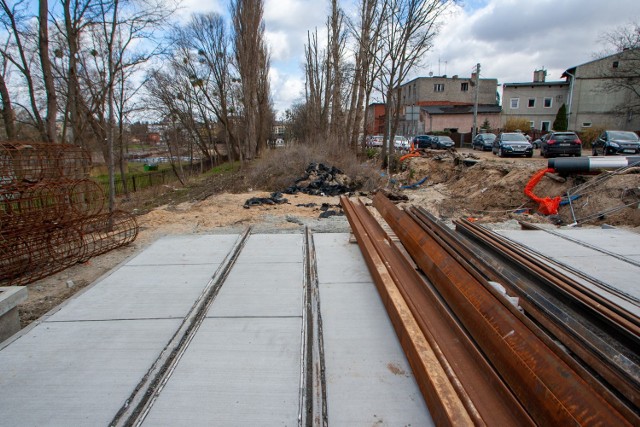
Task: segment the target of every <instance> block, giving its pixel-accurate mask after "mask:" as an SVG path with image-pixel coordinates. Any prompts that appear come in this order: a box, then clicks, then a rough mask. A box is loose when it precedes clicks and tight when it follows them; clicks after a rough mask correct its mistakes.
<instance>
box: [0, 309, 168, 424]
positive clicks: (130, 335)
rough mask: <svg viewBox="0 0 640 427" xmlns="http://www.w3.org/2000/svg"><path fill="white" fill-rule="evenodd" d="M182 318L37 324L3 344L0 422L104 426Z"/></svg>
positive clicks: (0, 372) (0, 361)
mask: <svg viewBox="0 0 640 427" xmlns="http://www.w3.org/2000/svg"><path fill="white" fill-rule="evenodd" d="M179 323H180V321H179V320H173V319H155V320H153V321H149V320H132V321H116V322H70V323H56V322H45V323H41V324H40V325H38V326H37V327H35V328H34V329H32V330H31V331H29V332H28V333H27V334H26V335H23V336H22V337H20V338H18V339H17V340H16V341H14V342H12V343H11V344H10V345H9V346H8V347H6V348H4V349H3V350H2V351H0V366H1V367H2V368H1V370H0V424H2V425H5V426H44V425H48V426H72V425H77V426H80V425H96V426H98V425H102V426H104V425H108V424H109V422H110V421H111V420H112V419H113V416H114V415H115V414H116V412H117V411H118V410H119V409H120V407H121V406H122V404H123V403H124V401H125V399H126V398H127V397H128V396H129V394H130V393H131V392H132V391H133V389H134V388H135V386H136V384H137V383H138V382H139V381H140V379H141V378H142V377H143V375H144V374H145V373H146V372H147V370H148V369H149V367H150V366H151V364H152V363H153V361H154V360H155V359H156V357H157V356H158V354H159V353H160V351H161V350H162V348H163V347H164V346H165V345H166V343H167V342H168V340H169V339H170V337H171V335H172V334H173V333H174V331H175V330H176V328H177V327H178V325H179Z"/></svg>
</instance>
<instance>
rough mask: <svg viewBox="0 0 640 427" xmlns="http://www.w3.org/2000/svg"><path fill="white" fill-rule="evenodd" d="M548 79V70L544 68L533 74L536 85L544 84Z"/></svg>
mask: <svg viewBox="0 0 640 427" xmlns="http://www.w3.org/2000/svg"><path fill="white" fill-rule="evenodd" d="M546 78H547V70H545V69H544V68H543V69H541V70H535V71H534V72H533V82H534V83H543V82H544V81H545V79H546Z"/></svg>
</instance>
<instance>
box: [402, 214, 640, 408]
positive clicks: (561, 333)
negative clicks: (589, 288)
mask: <svg viewBox="0 0 640 427" xmlns="http://www.w3.org/2000/svg"><path fill="white" fill-rule="evenodd" d="M406 211H407V213H408V214H409V215H410V216H411V217H412V218H413V219H414V220H415V221H416V222H417V223H418V224H420V225H421V226H422V227H423V228H428V229H430V230H432V231H433V233H434V234H435V235H437V236H438V237H439V238H440V239H442V241H443V242H446V243H445V245H446V248H447V250H448V252H449V253H450V254H451V256H453V257H455V258H456V260H457V261H458V262H460V263H461V264H462V265H463V266H464V267H465V268H466V269H467V271H469V272H470V273H471V274H473V275H474V276H475V277H476V278H478V279H479V280H480V281H483V280H491V281H494V282H498V283H500V284H502V285H504V286H505V288H506V289H507V290H508V291H509V294H510V295H511V296H518V297H519V305H520V306H521V307H522V308H523V310H524V312H525V313H526V315H525V314H523V313H521V312H520V311H518V310H517V309H516V308H515V306H512V305H507V307H508V308H509V309H510V311H511V312H512V313H513V314H514V315H515V316H516V317H518V318H520V319H521V320H522V322H524V323H525V324H527V325H529V328H530V329H531V330H532V331H533V332H534V333H535V334H536V335H537V336H538V338H540V339H541V340H543V341H544V342H545V344H546V345H547V346H549V347H550V348H553V349H555V353H556V354H557V355H558V356H559V357H561V358H562V360H563V361H564V362H565V363H567V364H568V365H570V366H571V368H572V369H573V370H575V371H576V372H577V373H578V374H579V375H580V376H581V378H582V379H584V380H585V381H586V382H588V383H589V385H590V386H591V387H593V388H594V390H596V391H597V392H598V393H599V394H601V395H602V396H603V397H604V398H605V399H606V400H607V402H609V403H610V404H611V405H613V406H614V407H616V409H617V410H619V411H620V412H621V413H623V414H624V415H625V417H626V418H628V419H633V418H634V417H637V406H638V404H637V400H638V398H639V397H640V392H639V388H638V383H637V378H636V377H637V375H636V374H637V373H638V372H640V371H639V369H638V365H637V363H635V362H634V361H632V360H630V358H629V353H631V354H633V352H634V351H635V350H634V349H635V348H637V346H636V345H635V344H633V343H631V344H629V343H623V342H618V341H617V338H616V337H612V336H609V335H607V336H603V334H602V333H601V332H598V329H597V327H596V326H594V325H593V324H592V323H591V320H592V319H591V316H588V317H587V318H586V319H585V318H584V317H583V316H581V315H580V314H579V313H576V312H575V309H574V308H573V307H572V305H571V304H564V303H562V302H560V301H558V300H557V299H553V293H552V292H551V293H550V292H549V291H548V290H547V289H548V288H546V287H540V286H541V285H540V283H539V281H540V280H541V279H540V278H537V276H536V275H535V274H533V273H531V272H526V271H523V266H521V265H520V264H516V267H515V268H514V267H511V265H513V264H511V265H509V264H507V263H505V262H504V261H502V260H499V259H496V258H494V257H490V256H489V255H488V254H487V253H486V252H484V251H482V250H480V248H478V247H477V246H476V245H474V244H473V243H472V242H470V241H469V240H466V238H465V237H464V235H463V234H461V233H454V232H453V231H452V230H451V229H449V228H448V227H446V226H444V225H443V224H441V223H439V222H438V221H437V219H436V218H435V217H433V216H432V215H431V214H429V213H428V212H427V211H426V210H424V209H423V208H418V207H410V208H408V209H407V210H406ZM487 243H488V242H487ZM488 290H489V291H490V292H492V293H493V294H494V296H496V297H497V298H504V296H502V295H501V294H500V293H499V292H498V291H496V290H495V288H493V287H488ZM528 316H530V317H531V318H532V319H535V322H537V324H539V325H541V326H542V327H543V328H545V329H546V331H543V330H541V329H540V328H539V327H536V326H535V325H534V323H533V322H532V321H531V319H530V318H529V317H528ZM585 322H586V323H585ZM549 334H551V335H549ZM558 342H560V343H561V344H562V345H563V346H565V347H566V348H568V349H570V350H571V353H569V352H566V351H565V350H564V349H563V348H561V347H560V346H559V345H558ZM576 356H577V359H578V360H576ZM583 365H586V366H588V367H589V369H591V370H592V371H587V369H585V367H584V366H583ZM593 371H595V372H596V373H598V375H600V376H601V377H602V378H604V379H605V381H606V382H607V383H608V384H610V386H609V387H610V388H608V387H607V386H605V385H604V383H603V382H602V381H601V378H595V377H594V375H593V373H592V372H593ZM633 406H635V410H634V409H633V408H632V407H633Z"/></svg>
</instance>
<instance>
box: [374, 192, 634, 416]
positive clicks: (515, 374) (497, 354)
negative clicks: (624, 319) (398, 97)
mask: <svg viewBox="0 0 640 427" xmlns="http://www.w3.org/2000/svg"><path fill="white" fill-rule="evenodd" d="M374 206H375V207H376V208H377V209H378V211H379V212H380V213H381V214H382V216H383V217H384V219H385V220H386V221H387V223H388V224H389V225H390V226H391V228H392V229H393V231H394V232H395V234H396V235H397V236H398V238H399V239H400V241H401V242H402V243H403V245H404V247H405V248H406V249H407V251H408V252H409V253H410V254H411V256H412V257H413V259H414V260H415V261H416V264H417V265H418V266H419V267H420V268H421V269H422V271H423V272H424V273H425V274H426V275H427V277H428V278H429V279H430V280H431V282H432V283H433V285H434V286H435V287H436V289H438V291H439V292H440V294H441V295H442V296H443V297H444V298H445V300H446V301H447V304H448V305H449V307H450V309H451V310H452V311H453V312H454V313H455V314H456V316H457V317H458V319H459V320H460V322H461V324H462V325H463V326H464V327H465V328H466V329H467V331H468V332H469V333H470V335H471V336H472V337H473V338H474V339H475V341H476V343H477V344H478V346H479V348H480V349H481V350H482V351H483V353H484V354H485V355H486V356H487V358H488V359H489V360H490V361H491V362H492V364H493V366H494V367H495V369H496V370H497V371H498V372H499V374H500V375H501V377H502V378H503V379H504V381H505V382H506V383H507V384H508V385H509V387H510V388H511V390H512V391H513V393H514V394H515V395H516V396H517V398H518V400H519V401H520V402H521V404H522V405H523V406H524V407H525V408H526V409H527V410H528V412H529V414H530V415H531V417H532V418H533V419H534V421H535V422H536V423H538V424H541V425H586V424H601V425H631V422H630V421H629V420H627V419H625V417H624V415H623V414H621V413H620V412H619V411H618V410H617V409H616V408H614V407H613V406H612V405H610V404H609V403H608V402H607V401H606V400H605V399H603V397H602V396H601V395H599V394H598V393H596V392H595V391H594V390H593V388H591V387H590V386H589V384H588V383H587V382H585V381H584V380H583V379H582V378H581V377H580V376H579V375H578V374H577V373H576V372H575V371H574V370H573V369H571V367H570V366H569V365H567V364H566V363H565V362H563V361H562V359H561V358H560V357H559V356H557V355H556V354H555V353H554V351H553V350H552V349H551V348H549V347H548V346H547V345H545V343H544V341H542V340H541V339H539V338H538V337H537V336H536V335H535V334H534V333H533V332H532V331H531V330H530V329H529V328H528V327H527V325H525V324H524V323H523V322H522V321H520V320H519V319H518V318H517V317H516V316H514V315H513V314H512V313H511V312H510V311H509V309H508V308H507V307H505V306H504V305H503V304H502V303H501V302H500V301H499V300H496V299H495V298H494V297H493V295H492V294H491V292H489V291H488V290H487V289H486V287H485V286H483V285H482V284H481V283H480V282H479V281H478V280H477V279H476V277H474V276H473V275H472V274H470V273H469V272H468V271H467V270H466V269H464V267H463V266H462V265H460V264H459V263H457V262H456V261H455V260H454V259H453V258H452V257H451V256H450V255H449V254H448V253H447V252H446V250H445V249H444V248H442V247H441V246H440V245H439V244H438V243H437V241H436V239H434V237H433V236H432V235H430V233H429V232H427V231H425V230H423V229H422V228H421V227H420V226H419V225H418V224H416V223H415V222H414V221H413V219H412V218H411V217H409V215H408V214H407V213H406V212H403V211H401V210H400V209H399V208H397V207H396V206H395V205H393V204H392V203H391V202H390V201H389V200H388V199H386V198H385V197H384V196H383V195H382V194H380V193H378V194H377V195H376V196H375V197H374Z"/></svg>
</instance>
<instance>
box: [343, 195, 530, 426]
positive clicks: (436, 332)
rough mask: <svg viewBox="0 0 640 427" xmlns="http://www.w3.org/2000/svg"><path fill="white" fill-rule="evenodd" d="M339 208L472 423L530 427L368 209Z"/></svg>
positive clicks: (359, 205)
mask: <svg viewBox="0 0 640 427" xmlns="http://www.w3.org/2000/svg"><path fill="white" fill-rule="evenodd" d="M342 205H343V206H346V212H348V217H349V216H353V214H352V212H353V213H354V214H355V215H356V216H357V220H359V221H360V222H361V223H362V225H363V226H364V227H365V230H366V232H367V233H368V237H369V239H370V240H371V242H372V245H373V247H374V249H375V250H376V251H377V253H378V255H379V256H380V257H381V258H382V260H383V261H384V262H385V265H386V266H387V268H388V270H389V273H390V275H391V277H392V279H393V280H394V282H395V284H396V286H397V288H398V290H399V292H400V294H401V295H402V297H403V298H404V301H405V302H406V304H407V306H408V307H409V309H410V310H411V313H412V314H413V315H414V318H415V320H416V322H417V324H418V326H419V327H420V330H421V331H422V333H423V335H424V337H425V338H426V339H427V341H428V342H429V344H430V345H431V347H432V349H433V350H434V353H435V355H436V357H437V358H438V360H439V362H440V364H441V366H443V367H444V368H445V372H446V373H447V376H448V378H449V379H450V381H451V382H452V384H453V386H454V388H455V390H456V392H457V394H458V396H459V397H460V399H461V401H462V403H463V404H464V405H465V407H466V408H467V410H468V411H469V413H470V414H471V415H472V416H473V417H474V423H475V424H476V425H484V424H496V425H533V424H534V423H533V420H532V419H531V418H530V417H529V415H528V414H527V412H526V410H525V409H524V408H523V407H522V406H521V405H520V403H519V402H518V400H517V399H516V398H515V396H514V395H513V394H512V393H511V391H510V390H509V389H508V387H506V385H505V384H504V382H503V381H502V380H501V378H500V377H499V376H498V375H497V374H496V372H495V370H494V369H493V367H492V366H491V365H490V363H489V362H488V361H487V360H486V358H485V357H484V356H483V355H482V354H481V353H480V352H479V351H478V349H477V347H476V345H475V343H474V342H473V340H472V339H471V337H470V336H468V334H466V332H465V331H464V329H463V328H462V327H461V325H460V324H459V323H458V322H457V321H456V319H455V317H454V316H453V315H452V313H451V312H450V311H449V310H448V308H447V306H446V304H445V303H444V301H442V299H441V298H440V296H439V295H438V293H437V292H436V290H435V289H434V288H433V287H432V286H430V285H429V284H428V283H426V282H425V281H424V279H423V277H422V276H420V275H419V273H418V272H417V271H416V270H415V268H414V267H413V265H411V264H409V262H408V261H407V259H406V258H405V256H404V254H402V253H401V251H400V250H399V248H398V247H397V246H396V245H395V244H394V243H393V242H392V241H391V240H390V238H389V236H388V235H387V234H386V233H385V231H384V230H383V229H382V227H381V226H380V224H379V223H378V222H377V221H376V220H375V218H374V217H373V216H372V215H371V213H370V212H369V211H368V210H367V208H366V207H365V206H364V205H363V204H362V203H361V202H356V203H351V202H350V201H349V200H348V199H346V198H344V200H342ZM350 221H352V220H350ZM359 242H360V240H359ZM365 249H366V248H365ZM416 377H418V378H420V375H416ZM425 398H426V395H425ZM439 399H440V400H444V401H447V400H449V399H450V397H448V396H446V395H445V396H439ZM427 403H428V400H427Z"/></svg>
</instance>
